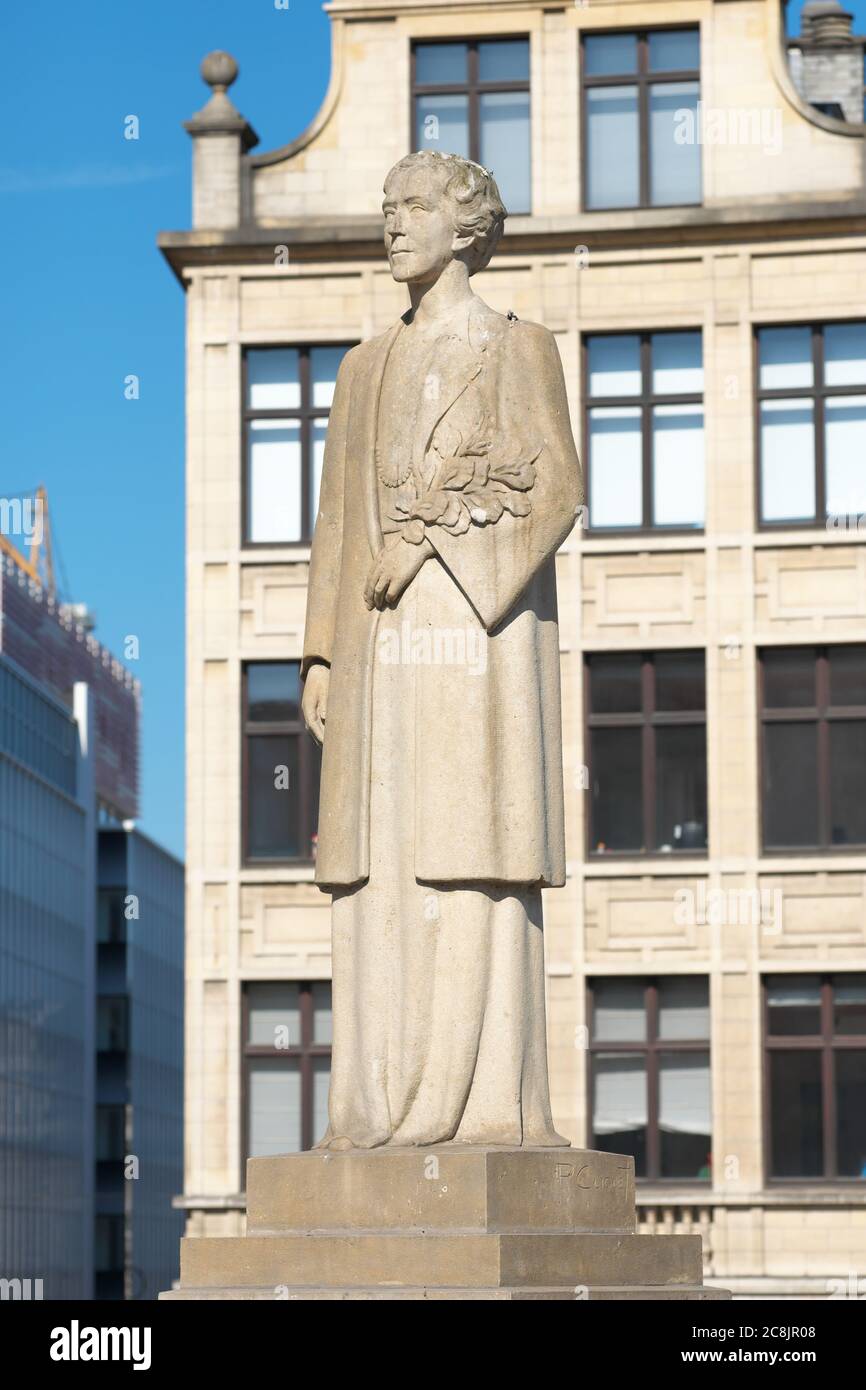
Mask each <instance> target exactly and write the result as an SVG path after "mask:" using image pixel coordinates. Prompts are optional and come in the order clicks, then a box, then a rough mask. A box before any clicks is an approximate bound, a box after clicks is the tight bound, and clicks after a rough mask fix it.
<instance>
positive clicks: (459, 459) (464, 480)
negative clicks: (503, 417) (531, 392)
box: [393, 411, 543, 545]
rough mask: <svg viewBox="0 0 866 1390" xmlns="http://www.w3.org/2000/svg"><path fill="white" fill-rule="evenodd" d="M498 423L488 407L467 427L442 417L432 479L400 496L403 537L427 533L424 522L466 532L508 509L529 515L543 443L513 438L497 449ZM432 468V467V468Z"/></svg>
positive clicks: (417, 538) (397, 510)
mask: <svg viewBox="0 0 866 1390" xmlns="http://www.w3.org/2000/svg"><path fill="white" fill-rule="evenodd" d="M493 434H494V431H493V426H492V421H491V419H490V417H489V415H487V414H486V413H485V412H483V411H482V412H481V413H480V414H479V415H478V416H477V418H476V420H475V422H474V424H473V425H472V426H471V427H470V428H469V430H468V432H465V433H464V431H463V430H461V429H460V428H458V426H457V425H455V424H453V423H451V422H450V421H449V420H447V419H445V420H442V421H440V424H439V427H438V429H437V430H436V432H435V435H434V437H433V442H432V449H431V451H430V453H429V454H428V459H430V458H431V456H432V462H433V467H432V472H431V473H430V476H429V481H428V482H427V483H426V485H425V484H424V483H422V484H421V486H420V487H418V486H417V481H416V488H417V491H416V496H415V498H414V499H412V500H410V501H403V500H400V499H395V501H394V515H393V519H394V520H395V521H405V522H406V526H405V528H404V531H403V535H404V538H405V539H406V540H407V541H411V542H412V543H413V544H414V545H420V544H421V542H422V541H423V539H424V528H425V526H443V527H444V528H445V529H446V530H447V531H450V532H451V533H452V534H453V535H455V536H461V535H463V533H464V532H465V531H468V530H469V527H470V526H490V525H491V524H492V523H493V522H496V521H498V520H499V518H500V517H501V516H502V514H503V512H510V513H511V515H512V516H515V517H519V516H528V515H529V513H530V511H531V510H532V504H531V502H530V500H529V498H528V496H527V493H528V492H529V491H530V490H531V488H532V485H533V483H534V482H535V473H536V469H535V461H536V459H537V458H538V455H539V454H540V453H541V450H542V447H543V446H542V445H541V444H539V445H538V447H534V446H529V447H527V446H526V445H525V444H523V442H522V441H520V440H511V441H509V442H508V444H506V445H505V446H504V447H503V448H499V447H497V449H496V453H495V456H494V455H493ZM428 471H429V470H428Z"/></svg>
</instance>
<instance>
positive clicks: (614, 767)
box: [590, 729, 645, 851]
mask: <svg viewBox="0 0 866 1390" xmlns="http://www.w3.org/2000/svg"><path fill="white" fill-rule="evenodd" d="M590 738H591V747H592V840H591V843H592V847H593V848H594V849H596V850H599V851H601V850H612V849H643V848H644V847H645V846H644V838H643V815H642V803H641V795H642V791H641V788H642V783H643V777H642V771H641V731H640V729H593V730H592V731H591V735H590Z"/></svg>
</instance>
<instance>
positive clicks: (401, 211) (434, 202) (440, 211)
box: [382, 167, 466, 284]
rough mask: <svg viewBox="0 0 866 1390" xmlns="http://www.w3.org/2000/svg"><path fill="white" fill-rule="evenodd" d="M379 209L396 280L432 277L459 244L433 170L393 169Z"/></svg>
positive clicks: (451, 212) (422, 280)
mask: <svg viewBox="0 0 866 1390" xmlns="http://www.w3.org/2000/svg"><path fill="white" fill-rule="evenodd" d="M382 211H383V212H384V214H385V247H386V250H387V252H388V260H389V262H390V265H391V274H392V275H393V277H394V279H395V280H397V281H398V282H399V283H400V284H407V283H411V284H428V283H431V282H433V281H435V280H438V278H439V276H440V275H441V273H442V271H443V270H444V268H445V266H446V265H447V264H448V262H449V261H450V260H452V259H453V257H454V252H455V250H456V249H457V247H458V246H461V245H463V244H465V240H466V239H465V238H460V237H459V236H458V235H457V231H456V228H455V223H454V214H455V209H454V205H453V202H452V200H451V199H450V198H448V197H446V195H445V180H444V179H443V178H442V176H441V175H440V174H438V173H437V172H436V171H435V170H431V169H429V168H427V169H425V168H423V167H419V168H415V169H412V168H410V169H401V170H400V171H399V172H398V173H396V174H394V176H393V177H392V178H391V179H390V180H389V181H388V183H387V185H386V188H385V201H384V203H383V204H382ZM455 243H456V244H455Z"/></svg>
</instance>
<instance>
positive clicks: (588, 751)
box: [583, 647, 710, 863]
mask: <svg viewBox="0 0 866 1390" xmlns="http://www.w3.org/2000/svg"><path fill="white" fill-rule="evenodd" d="M693 652H697V653H699V654H700V655H701V656H702V657H703V660H704V708H703V710H656V709H655V699H654V695H655V657H656V656H657V655H662V656H667V655H676V654H679V655H685V654H691V653H693ZM597 656H600V657H606V656H632V657H638V658H639V660H640V687H641V708H640V710H639V711H635V712H632V713H628V714H597V713H595V712H594V711H593V708H592V703H591V683H590V667H591V663H592V658H593V657H597ZM650 696H652V697H653V699H652V702H651V703H648V701H649V699H650ZM706 704H707V653H706V648H704V647H654V648H643V647H641V648H635V649H633V650H623V649H620V648H617V649H616V650H615V651H604V650H603V651H587V652H584V657H583V707H584V757H585V762H586V769H587V773H588V781H589V805H588V807H587V813H586V817H585V821H586V828H585V855H586V858H587V860H592V861H593V862H594V863H602V862H604V863H606V862H613V861H614V860H619V861H623V860H629V859H640V860H649V859H663V860H665V861H667V862H668V863H669V862H670V861H671V859H672V858H676V860H677V861H679V860H685V859H692V860H694V859H707V858H708V857H709V853H710V845H709V832H710V823H709V809H710V808H709V799H710V798H709V768H708V769H707V773H708V777H707V845H706V847H705V848H703V849H671V850H661V849H605V850H596V849H594V848H593V838H594V837H593V833H592V832H593V811H592V738H591V736H590V735H591V733H592V730H593V729H594V728H596V729H599V728H607V729H612V728H639V729H640V730H641V782H642V798H641V816H642V820H643V830H644V839H645V840H646V841H647V842H649V841H650V840H651V839H652V838H654V834H653V835H652V836H651V835H650V833H649V832H650V831H651V830H652V831H653V832H654V831H655V819H656V817H655V797H656V752H655V737H654V734H653V731H654V729H656V728H658V727H662V728H666V727H670V726H671V725H695V724H699V725H700V726H701V727H702V728H703V729H704V757H705V758H707V757H708V752H709V750H708V748H707V742H706V730H707V709H706ZM648 714H649V717H647V715H648ZM648 815H649V819H648Z"/></svg>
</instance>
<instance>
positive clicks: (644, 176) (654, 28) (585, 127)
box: [579, 23, 704, 215]
mask: <svg viewBox="0 0 866 1390" xmlns="http://www.w3.org/2000/svg"><path fill="white" fill-rule="evenodd" d="M702 27H703V26H702V25H701V24H700V23H694V24H651V25H648V26H645V27H638V28H635V27H633V26H631V25H623V26H622V27H621V28H611V29H608V28H604V29H582V30H580V43H579V48H580V55H579V56H580V75H579V81H580V206H581V211H582V212H586V213H590V214H594V213H599V214H601V215H606V214H609V213H614V212H636V211H637V212H654V211H661V210H662V209H664V208H700V207H703V206H704V162H703V158H701V190H700V193H701V196H700V197H699V198H698V200H697V202H694V203H651V202H649V201H648V200H649V190H650V147H649V100H648V93H647V88H648V87H649V86H650V85H651V84H654V83H656V82H697V84H698V101H700V100H701V62H702V60H703V52H704V44H703V33H702ZM689 30H696V31H697V35H698V58H699V63H698V67H697V68H676V69H672V70H671V71H670V72H659V73H651V72H650V69H649V36H650V34H660V33H667V34H670V33H677V32H680V33H683V32H686V31H689ZM625 34H634V36H635V39H636V40H637V69H636V71H635V72H633V73H620V74H619V75H618V76H617V75H616V74H607V73H605V74H602V75H598V76H591V75H589V74H587V71H586V50H585V44H586V40H587V39H594V38H611V37H618V36H621V35H625ZM625 85H629V86H634V87H637V102H638V201H637V202H636V203H629V204H628V205H627V206H625V207H606V208H604V207H595V208H591V207H590V206H589V202H588V194H589V121H588V110H589V103H588V102H587V99H586V93H587V88H588V87H622V86H625Z"/></svg>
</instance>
